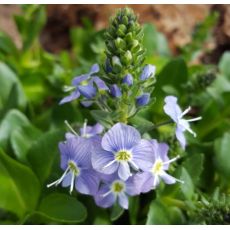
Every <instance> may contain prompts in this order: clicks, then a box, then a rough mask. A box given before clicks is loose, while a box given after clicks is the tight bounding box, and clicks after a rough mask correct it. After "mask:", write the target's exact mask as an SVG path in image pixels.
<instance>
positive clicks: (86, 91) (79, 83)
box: [60, 64, 109, 104]
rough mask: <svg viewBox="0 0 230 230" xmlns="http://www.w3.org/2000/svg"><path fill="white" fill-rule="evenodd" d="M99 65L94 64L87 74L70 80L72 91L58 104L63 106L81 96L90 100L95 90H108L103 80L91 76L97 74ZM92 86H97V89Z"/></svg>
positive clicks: (94, 94)
mask: <svg viewBox="0 0 230 230" xmlns="http://www.w3.org/2000/svg"><path fill="white" fill-rule="evenodd" d="M99 70H100V69H99V65H98V64H94V65H93V66H92V67H91V70H90V72H89V73H87V74H83V75H80V76H77V77H75V78H74V79H73V80H72V85H73V87H72V88H74V91H73V92H72V93H71V94H70V95H69V96H67V97H64V98H63V99H62V100H61V101H60V104H64V103H67V102H70V101H72V100H74V99H77V98H79V97H80V95H82V96H83V97H85V98H86V99H92V98H93V97H95V96H96V93H97V89H98V90H99V91H100V90H108V89H109V88H108V87H107V86H106V84H105V83H104V81H103V80H101V79H100V78H99V77H97V76H93V75H94V74H96V73H97V72H99ZM94 84H95V85H96V86H97V89H96V88H95V86H94Z"/></svg>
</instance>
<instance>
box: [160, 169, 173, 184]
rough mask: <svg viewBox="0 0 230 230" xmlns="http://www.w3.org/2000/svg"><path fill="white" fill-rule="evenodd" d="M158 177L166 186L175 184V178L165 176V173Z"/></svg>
mask: <svg viewBox="0 0 230 230" xmlns="http://www.w3.org/2000/svg"><path fill="white" fill-rule="evenodd" d="M160 177H161V178H162V179H163V180H164V182H165V183H166V184H175V183H176V181H177V180H176V178H174V177H172V176H170V175H169V174H167V173H166V172H165V171H163V172H162V173H161V174H160Z"/></svg>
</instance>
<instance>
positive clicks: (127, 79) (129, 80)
mask: <svg viewBox="0 0 230 230" xmlns="http://www.w3.org/2000/svg"><path fill="white" fill-rule="evenodd" d="M122 83H123V84H127V85H128V86H131V85H133V76H132V75H131V74H127V75H125V77H124V78H123V80H122Z"/></svg>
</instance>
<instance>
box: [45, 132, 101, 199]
mask: <svg viewBox="0 0 230 230" xmlns="http://www.w3.org/2000/svg"><path fill="white" fill-rule="evenodd" d="M91 148H92V144H91V143H90V142H89V140H87V139H85V138H82V137H74V138H69V139H67V140H66V142H61V143H59V150H60V152H61V168H62V170H63V171H64V173H63V174H62V176H61V177H60V178H59V179H58V180H56V181H54V182H53V183H51V184H49V185H47V187H50V186H53V185H55V186H57V185H59V184H60V183H61V184H62V186H63V187H70V193H72V191H73V189H74V187H75V189H76V190H77V191H78V192H80V193H83V194H88V195H95V193H96V192H97V190H98V186H99V177H98V175H97V173H96V172H95V171H94V170H93V168H92V164H91Z"/></svg>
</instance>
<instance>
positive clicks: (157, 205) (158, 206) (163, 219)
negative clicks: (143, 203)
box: [146, 200, 170, 224]
mask: <svg viewBox="0 0 230 230" xmlns="http://www.w3.org/2000/svg"><path fill="white" fill-rule="evenodd" d="M146 224H170V221H169V215H168V212H167V208H166V207H165V206H164V205H163V204H162V202H160V201H159V200H154V201H152V202H151V204H150V208H149V212H148V216H147V222H146Z"/></svg>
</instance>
